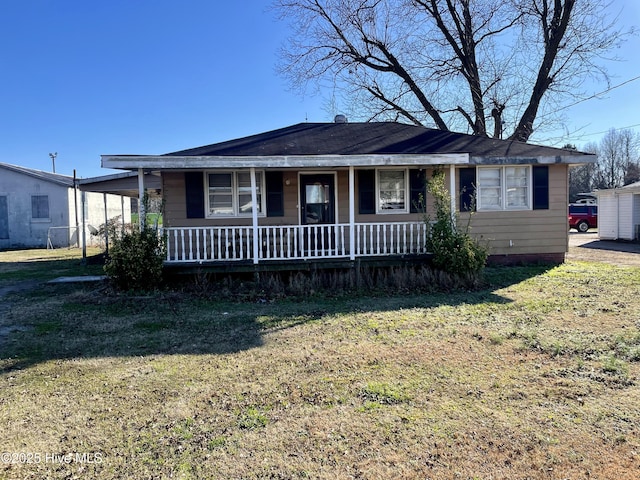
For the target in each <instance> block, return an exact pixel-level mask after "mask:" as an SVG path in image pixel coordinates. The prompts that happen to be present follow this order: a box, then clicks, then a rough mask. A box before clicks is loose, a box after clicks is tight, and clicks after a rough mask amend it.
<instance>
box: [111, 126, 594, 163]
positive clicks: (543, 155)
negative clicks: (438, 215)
mask: <svg viewBox="0 0 640 480" xmlns="http://www.w3.org/2000/svg"><path fill="white" fill-rule="evenodd" d="M594 161H595V156H594V155H588V154H585V153H582V152H577V151H575V150H565V149H559V148H554V147H546V146H538V145H531V144H527V143H522V142H516V141H512V140H499V139H493V138H488V137H480V136H475V135H465V134H462V133H455V132H445V131H442V130H434V129H430V128H425V127H420V126H415V125H407V124H402V123H396V122H371V123H300V124H297V125H292V126H289V127H285V128H281V129H278V130H273V131H270V132H265V133H260V134H257V135H251V136H248V137H243V138H239V139H235V140H229V141H226V142H221V143H216V144H212V145H206V146H202V147H197V148H191V149H187V150H180V151H177V152H171V153H167V154H164V155H103V156H102V166H103V167H107V168H121V169H134V168H149V169H190V168H199V169H202V168H248V167H257V168H307V167H316V168H317V167H321V168H327V167H348V166H383V165H458V164H505V163H512V164H513V163H523V164H524V163H526V164H535V163H544V164H551V163H565V164H578V163H590V162H594Z"/></svg>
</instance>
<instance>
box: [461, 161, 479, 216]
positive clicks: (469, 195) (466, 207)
mask: <svg viewBox="0 0 640 480" xmlns="http://www.w3.org/2000/svg"><path fill="white" fill-rule="evenodd" d="M458 173H459V175H460V211H461V212H470V211H471V210H472V208H473V207H474V201H475V199H474V196H475V193H476V167H467V168H461V169H459V170H458Z"/></svg>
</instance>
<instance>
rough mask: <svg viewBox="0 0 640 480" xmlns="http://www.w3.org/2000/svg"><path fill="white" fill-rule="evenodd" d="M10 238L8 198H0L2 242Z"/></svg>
mask: <svg viewBox="0 0 640 480" xmlns="http://www.w3.org/2000/svg"><path fill="white" fill-rule="evenodd" d="M8 238H9V209H8V208H7V197H6V196H4V195H3V196H1V197H0V240H6V239H8Z"/></svg>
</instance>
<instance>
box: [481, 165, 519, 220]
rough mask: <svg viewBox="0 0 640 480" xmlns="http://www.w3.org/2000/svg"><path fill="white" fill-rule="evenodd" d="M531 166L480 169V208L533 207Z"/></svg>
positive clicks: (517, 208) (511, 208) (516, 208)
mask: <svg viewBox="0 0 640 480" xmlns="http://www.w3.org/2000/svg"><path fill="white" fill-rule="evenodd" d="M530 185H531V168H530V167H528V166H524V167H519V166H513V167H491V168H484V167H483V168H479V169H478V210H526V209H529V208H531V188H530Z"/></svg>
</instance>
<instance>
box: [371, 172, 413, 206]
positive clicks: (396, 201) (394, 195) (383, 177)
mask: <svg viewBox="0 0 640 480" xmlns="http://www.w3.org/2000/svg"><path fill="white" fill-rule="evenodd" d="M407 177H408V176H407V170H406V169H402V170H390V169H389V170H387V169H379V170H377V187H378V188H377V194H378V202H377V203H378V205H377V213H407V212H408V208H407V197H408V195H407V191H408V186H407V181H408V180H407Z"/></svg>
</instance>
